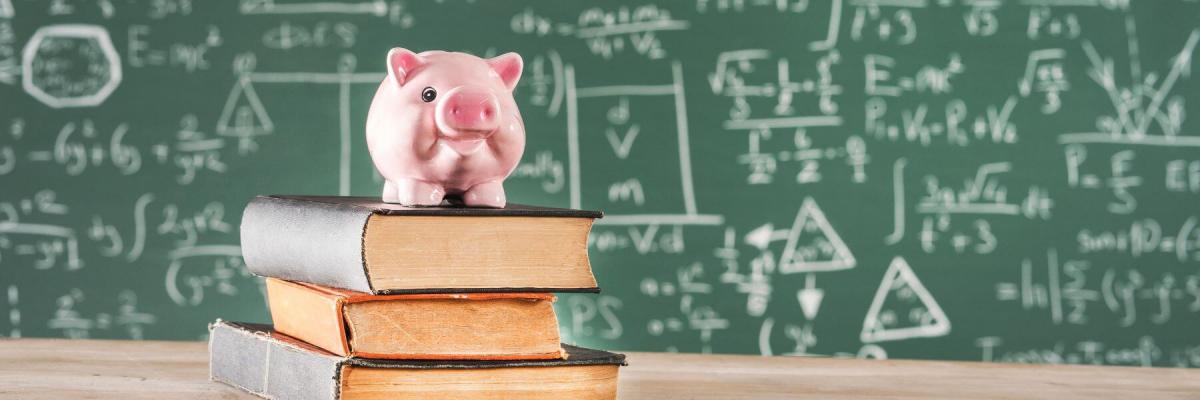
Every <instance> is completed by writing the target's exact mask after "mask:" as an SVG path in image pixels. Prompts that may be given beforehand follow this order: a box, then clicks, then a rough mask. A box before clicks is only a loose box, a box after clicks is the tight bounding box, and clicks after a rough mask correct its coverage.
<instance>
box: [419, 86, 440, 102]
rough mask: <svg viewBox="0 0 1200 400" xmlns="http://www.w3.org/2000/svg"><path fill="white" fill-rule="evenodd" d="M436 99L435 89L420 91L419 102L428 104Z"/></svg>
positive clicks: (429, 88) (428, 88)
mask: <svg viewBox="0 0 1200 400" xmlns="http://www.w3.org/2000/svg"><path fill="white" fill-rule="evenodd" d="M436 98H437V89H434V88H432V87H427V88H425V90H422V91H421V101H424V102H426V103H428V102H431V101H433V99H436Z"/></svg>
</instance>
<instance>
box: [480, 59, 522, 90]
mask: <svg viewBox="0 0 1200 400" xmlns="http://www.w3.org/2000/svg"><path fill="white" fill-rule="evenodd" d="M487 63H488V65H490V66H491V67H492V70H494V71H496V75H500V80H502V81H504V86H507V87H508V90H512V89H513V88H515V87H517V81H518V80H520V79H521V70H522V69H524V68H525V63H524V62H523V61H521V55H520V54H517V53H504V54H501V55H498V56H495V57H492V58H489V59H488V60H487Z"/></svg>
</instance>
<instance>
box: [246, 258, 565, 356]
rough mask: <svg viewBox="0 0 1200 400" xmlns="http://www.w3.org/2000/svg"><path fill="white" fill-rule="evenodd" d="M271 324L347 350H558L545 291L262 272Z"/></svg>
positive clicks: (358, 353)
mask: <svg viewBox="0 0 1200 400" xmlns="http://www.w3.org/2000/svg"><path fill="white" fill-rule="evenodd" d="M267 300H268V304H269V307H270V312H271V319H272V320H273V321H274V324H275V329H276V330H277V331H279V332H281V333H284V334H286V335H290V336H292V337H295V338H298V339H300V340H303V341H305V342H307V343H309V344H312V345H314V346H317V347H320V348H322V349H324V350H326V351H329V352H331V353H334V354H337V355H340V356H347V357H364V358H383V359H425V360H455V359H477V360H519V359H558V358H562V357H563V351H562V347H561V346H560V344H559V340H560V338H559V335H558V320H557V317H556V316H555V315H554V309H553V306H552V303H553V302H554V300H555V297H554V295H553V294H549V293H445V294H399V295H372V294H369V293H362V292H354V291H349V290H343V289H335V288H329V287H324V286H318V285H312V284H307V283H299V282H291V281H284V280H280V279H274V278H268V279H267Z"/></svg>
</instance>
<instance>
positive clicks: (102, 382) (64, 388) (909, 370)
mask: <svg viewBox="0 0 1200 400" xmlns="http://www.w3.org/2000/svg"><path fill="white" fill-rule="evenodd" d="M206 352H207V346H206V344H205V343H201V342H152V341H146V342H133V341H102V340H75V341H70V340H55V339H17V340H0V398H19V399H67V398H89V399H243V398H245V399H253V398H256V397H253V396H251V395H248V394H245V393H242V392H240V391H238V390H235V389H233V388H231V387H228V386H225V385H222V384H219V383H214V382H210V381H209V380H208V355H207V353H206ZM628 356H629V366H628V367H626V368H623V369H622V370H621V375H620V378H619V381H620V397H621V398H622V399H654V400H664V399H732V398H737V399H757V398H762V399H781V398H788V399H804V398H813V399H817V398H819V399H877V398H889V399H1028V398H1047V399H1051V398H1052V399H1100V398H1112V399H1197V398H1200V370H1187V369H1173V368H1128V367H1093V366H1035V365H1012V364H984V363H970V362H940V361H895V360H851V359H829V358H809V357H757V356H734V355H693V354H667V353H629V354H628Z"/></svg>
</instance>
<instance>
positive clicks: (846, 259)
mask: <svg viewBox="0 0 1200 400" xmlns="http://www.w3.org/2000/svg"><path fill="white" fill-rule="evenodd" d="M854 265H855V261H854V255H853V254H850V249H849V248H848V247H846V242H843V241H842V238H841V237H840V236H838V234H837V232H836V231H834V230H833V227H832V226H830V225H829V220H828V219H826V218H825V213H823V212H821V208H820V207H817V203H816V202H815V201H813V199H812V198H811V197H810V198H805V199H804V204H801V205H800V211H798V212H796V221H795V222H793V223H792V229H791V230H790V231H788V238H787V247H785V248H784V250H783V255H782V256H780V258H779V271H780V272H783V273H785V274H794V273H799V272H815V271H837V270H842V269H850V268H854Z"/></svg>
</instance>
